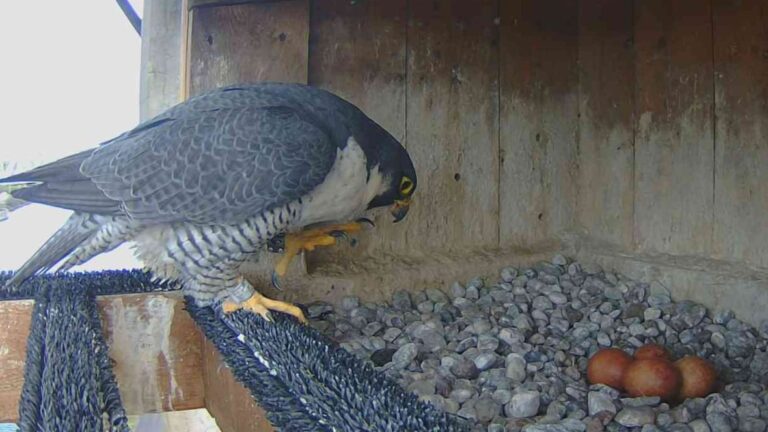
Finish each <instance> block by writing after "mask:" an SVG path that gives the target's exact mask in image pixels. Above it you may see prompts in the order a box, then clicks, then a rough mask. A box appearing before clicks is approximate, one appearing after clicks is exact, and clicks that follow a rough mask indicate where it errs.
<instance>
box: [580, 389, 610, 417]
mask: <svg viewBox="0 0 768 432" xmlns="http://www.w3.org/2000/svg"><path fill="white" fill-rule="evenodd" d="M587 405H588V407H589V415H591V416H595V415H597V414H598V413H601V412H608V413H610V414H611V417H613V414H616V405H614V403H613V400H612V398H611V397H610V396H609V395H607V394H605V393H602V392H599V391H591V392H589V394H588V395H587ZM609 420H610V419H609Z"/></svg>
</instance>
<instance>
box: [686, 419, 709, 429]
mask: <svg viewBox="0 0 768 432" xmlns="http://www.w3.org/2000/svg"><path fill="white" fill-rule="evenodd" d="M688 426H690V427H691V430H692V431H693V432H712V429H710V428H709V425H708V424H707V421H706V420H704V419H696V420H693V421H692V422H690V423H688Z"/></svg>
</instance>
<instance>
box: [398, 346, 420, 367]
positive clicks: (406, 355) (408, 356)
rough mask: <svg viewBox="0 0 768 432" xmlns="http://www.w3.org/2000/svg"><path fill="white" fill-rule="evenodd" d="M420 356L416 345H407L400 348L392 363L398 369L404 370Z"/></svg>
mask: <svg viewBox="0 0 768 432" xmlns="http://www.w3.org/2000/svg"><path fill="white" fill-rule="evenodd" d="M418 354H419V348H418V347H417V346H416V344H415V343H413V342H411V343H407V344H405V345H403V346H401V347H400V349H398V350H397V351H396V352H395V353H394V354H393V355H392V362H393V363H394V364H395V367H396V368H398V369H404V368H405V367H406V366H408V364H409V363H410V362H412V361H413V360H414V359H415V358H416V356H417V355H418Z"/></svg>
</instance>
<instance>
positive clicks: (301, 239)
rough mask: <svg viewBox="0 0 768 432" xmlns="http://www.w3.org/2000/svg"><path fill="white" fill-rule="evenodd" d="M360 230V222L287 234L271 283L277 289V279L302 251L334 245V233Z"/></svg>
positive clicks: (286, 270) (283, 274)
mask: <svg viewBox="0 0 768 432" xmlns="http://www.w3.org/2000/svg"><path fill="white" fill-rule="evenodd" d="M361 229H362V225H361V223H360V222H351V223H346V224H336V225H326V226H322V227H319V228H312V229H308V230H306V231H300V232H297V233H288V234H286V235H285V247H284V253H283V256H282V257H281V258H280V261H278V262H277V265H276V266H275V271H274V274H273V275H272V283H273V284H274V285H275V287H277V288H279V282H278V277H282V276H285V274H286V273H287V272H288V266H289V265H290V264H291V261H292V260H293V257H295V256H296V255H298V254H299V253H301V252H302V251H312V250H315V248H316V247H318V246H332V245H334V244H336V239H337V237H336V236H334V235H333V234H334V233H343V234H346V233H355V232H358V231H360V230H361Z"/></svg>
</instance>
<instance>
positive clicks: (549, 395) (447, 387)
mask: <svg viewBox="0 0 768 432" xmlns="http://www.w3.org/2000/svg"><path fill="white" fill-rule="evenodd" d="M445 290H446V291H445V292H447V293H448V295H446V294H445V292H443V291H441V290H439V289H436V288H432V289H427V290H424V291H418V292H414V291H409V290H406V289H404V290H401V291H398V292H396V293H394V294H393V296H392V298H391V301H390V303H389V304H383V305H375V304H369V303H365V304H363V303H362V301H361V299H360V298H358V297H355V296H347V297H344V298H342V299H341V301H340V302H339V304H338V307H337V308H334V307H333V305H330V304H328V303H325V302H315V303H312V304H310V305H309V306H308V309H309V310H308V314H307V315H308V316H309V317H310V319H311V320H312V326H313V327H314V328H316V329H317V330H319V331H320V332H322V333H324V334H326V335H327V336H329V337H331V338H333V339H335V340H336V341H337V342H338V344H339V345H340V346H341V347H342V348H344V349H347V350H348V351H350V352H351V353H353V354H354V355H357V356H359V357H361V358H364V359H368V360H369V361H370V363H372V364H373V365H374V366H375V367H377V368H378V369H379V370H380V371H383V372H384V373H385V374H386V375H388V376H389V377H390V378H392V379H394V380H396V381H397V382H398V383H400V384H401V385H402V386H403V388H405V389H407V390H409V391H412V392H413V393H415V394H416V395H418V396H419V398H420V399H422V400H424V401H427V402H429V403H432V404H434V405H435V406H436V407H438V408H439V409H443V410H445V411H446V412H449V413H454V414H459V413H460V414H459V415H461V416H464V417H466V418H468V419H470V422H471V423H476V426H477V429H476V430H491V431H501V430H505V427H506V428H507V430H511V431H516V432H520V431H539V432H541V431H579V432H582V431H592V432H603V431H609V432H625V431H632V432H638V431H640V432H658V431H663V432H670V431H676V432H685V431H692V432H713V431H721V430H722V431H725V432H727V431H730V430H734V431H735V430H745V431H747V432H752V431H762V432H768V431H766V429H767V427H766V424H765V422H766V421H768V390H767V389H766V387H765V385H766V384H768V339H767V338H766V337H767V336H768V320H766V321H765V323H764V324H763V325H762V326H759V327H758V328H757V329H754V328H751V327H749V326H748V325H746V324H745V323H744V322H742V321H740V320H738V319H737V318H736V317H735V316H734V314H733V312H731V311H717V312H714V313H713V314H711V315H707V310H706V309H705V308H704V307H702V306H701V305H698V304H696V303H694V302H690V301H673V300H672V296H671V295H670V292H669V290H668V289H667V288H666V287H665V286H664V285H662V284H661V283H659V282H658V281H653V282H651V283H650V284H646V283H644V282H638V281H633V280H631V279H628V278H626V277H624V276H622V275H619V274H616V273H613V272H606V271H603V269H601V268H599V267H597V266H591V265H582V264H580V263H578V262H569V261H568V260H567V259H566V258H565V257H564V256H560V257H553V258H552V260H551V262H545V263H537V264H536V265H535V266H534V267H533V268H528V269H526V268H522V269H520V270H517V269H516V268H514V267H507V268H504V269H502V270H501V271H500V276H499V279H498V280H495V281H494V280H483V279H481V278H474V279H471V280H470V281H469V282H467V283H466V284H462V283H460V282H455V283H453V284H450V285H445ZM647 342H656V343H660V344H663V345H666V346H667V347H668V348H669V350H670V351H671V352H672V353H673V355H674V357H675V358H678V357H680V356H682V355H686V354H698V355H700V356H704V357H707V358H708V359H709V360H710V361H712V362H713V363H714V364H715V366H716V367H717V369H718V370H720V371H723V373H722V375H721V379H722V380H723V381H724V382H725V383H726V384H728V385H726V386H725V388H723V389H722V392H721V393H716V394H713V395H710V396H709V397H707V398H695V399H689V400H686V401H685V402H683V403H682V404H680V405H678V406H675V405H674V404H673V405H672V406H671V407H670V405H668V404H666V403H662V402H661V401H660V400H659V398H657V397H643V398H621V394H620V393H619V392H617V391H615V390H612V389H610V388H608V387H605V386H589V385H587V383H586V382H585V375H586V374H585V372H586V366H587V361H588V358H589V357H590V355H592V354H593V353H594V352H595V351H596V350H597V349H598V348H600V347H608V346H611V347H618V348H622V349H625V350H627V352H629V353H632V350H633V348H636V347H639V346H641V345H643V344H645V343H647ZM513 414H514V415H513Z"/></svg>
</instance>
